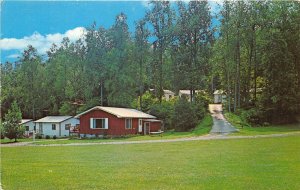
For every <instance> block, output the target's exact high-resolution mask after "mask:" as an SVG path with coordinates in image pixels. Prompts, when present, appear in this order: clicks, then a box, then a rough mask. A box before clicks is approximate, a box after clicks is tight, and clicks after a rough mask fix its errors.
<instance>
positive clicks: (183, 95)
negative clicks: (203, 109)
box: [178, 90, 201, 102]
mask: <svg viewBox="0 0 300 190" xmlns="http://www.w3.org/2000/svg"><path fill="white" fill-rule="evenodd" d="M199 92H201V90H195V94H198V93H199ZM178 96H179V97H180V98H186V99H187V100H188V101H189V102H190V101H191V90H179V93H178Z"/></svg>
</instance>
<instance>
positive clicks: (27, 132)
mask: <svg viewBox="0 0 300 190" xmlns="http://www.w3.org/2000/svg"><path fill="white" fill-rule="evenodd" d="M23 126H28V127H29V131H25V135H26V136H29V135H30V133H32V131H33V129H34V122H33V121H29V122H27V123H24V124H23Z"/></svg>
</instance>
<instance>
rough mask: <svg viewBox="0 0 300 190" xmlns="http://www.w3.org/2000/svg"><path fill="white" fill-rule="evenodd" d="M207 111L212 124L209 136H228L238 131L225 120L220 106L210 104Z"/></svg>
mask: <svg viewBox="0 0 300 190" xmlns="http://www.w3.org/2000/svg"><path fill="white" fill-rule="evenodd" d="M209 111H210V113H211V115H212V118H213V122H214V124H213V127H212V129H211V131H210V133H211V134H228V133H233V132H236V131H238V130H237V129H236V128H234V127H233V126H232V125H231V124H230V123H229V122H228V121H227V120H226V119H225V117H224V115H223V113H222V111H223V110H222V104H210V105H209Z"/></svg>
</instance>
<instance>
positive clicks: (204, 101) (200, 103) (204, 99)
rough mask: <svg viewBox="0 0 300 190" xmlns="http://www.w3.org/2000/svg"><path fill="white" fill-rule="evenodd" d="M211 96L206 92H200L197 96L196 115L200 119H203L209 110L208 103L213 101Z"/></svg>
mask: <svg viewBox="0 0 300 190" xmlns="http://www.w3.org/2000/svg"><path fill="white" fill-rule="evenodd" d="M211 101H212V100H211V98H210V96H209V95H208V94H207V93H206V92H203V91H201V92H198V93H197V94H196V96H195V102H194V103H195V106H196V115H197V119H198V120H202V119H203V118H204V116H205V114H206V112H207V110H208V105H209V103H210V102H211Z"/></svg>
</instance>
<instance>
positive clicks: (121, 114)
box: [75, 106, 156, 119]
mask: <svg viewBox="0 0 300 190" xmlns="http://www.w3.org/2000/svg"><path fill="white" fill-rule="evenodd" d="M93 110H102V111H105V112H107V113H110V114H112V115H115V116H117V117H118V118H146V119H155V118H156V117H155V116H153V115H149V114H146V113H144V112H141V111H138V110H136V109H130V108H116V107H103V106H95V107H93V108H91V109H89V110H87V111H85V112H82V113H80V114H78V115H76V116H75V118H79V117H80V116H82V115H84V114H86V113H88V112H90V111H93Z"/></svg>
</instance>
